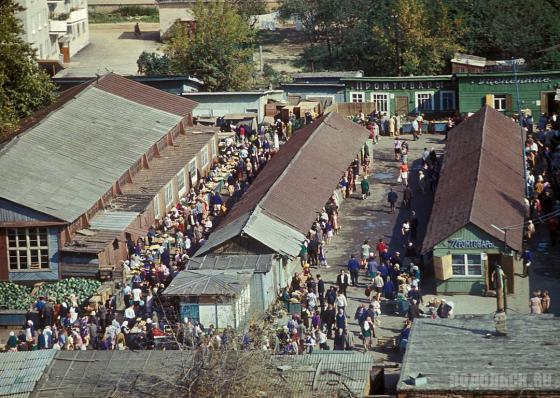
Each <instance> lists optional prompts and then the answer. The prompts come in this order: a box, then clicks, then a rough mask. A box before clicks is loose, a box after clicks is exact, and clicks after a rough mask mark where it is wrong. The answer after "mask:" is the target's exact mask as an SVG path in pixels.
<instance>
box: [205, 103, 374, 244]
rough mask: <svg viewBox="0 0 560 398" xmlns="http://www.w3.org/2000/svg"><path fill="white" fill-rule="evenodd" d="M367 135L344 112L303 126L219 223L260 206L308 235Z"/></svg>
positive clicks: (231, 219)
mask: <svg viewBox="0 0 560 398" xmlns="http://www.w3.org/2000/svg"><path fill="white" fill-rule="evenodd" d="M367 137H368V132H367V130H366V129H364V128H363V127H361V126H359V125H357V124H356V123H354V122H352V121H350V120H348V119H346V118H345V117H344V116H342V115H340V114H338V113H330V114H328V115H327V116H324V117H321V118H319V119H317V120H316V121H314V123H313V124H311V125H308V126H306V127H304V128H303V129H301V130H298V131H297V132H296V133H295V135H294V136H293V137H292V138H291V139H290V140H289V141H288V142H287V143H286V144H285V145H284V146H282V148H281V149H280V151H278V153H277V154H276V155H275V156H274V157H273V158H272V159H271V160H270V162H269V163H268V164H267V165H266V167H265V168H264V169H263V170H262V171H261V172H260V173H259V175H258V176H257V178H256V179H255V181H254V183H253V184H252V185H251V187H250V188H249V190H248V191H247V192H246V193H245V195H243V198H242V199H241V200H240V201H239V202H238V203H237V204H236V205H235V206H234V207H233V208H232V209H231V212H230V213H229V214H228V215H227V216H226V218H225V219H224V221H222V222H221V223H220V226H219V228H220V229H221V228H224V227H225V226H227V225H228V224H229V223H231V222H233V221H234V220H236V219H237V218H239V217H241V216H243V215H246V214H247V213H251V212H254V211H255V210H256V209H257V208H260V209H261V211H262V213H263V214H265V215H267V216H269V217H271V218H273V219H276V220H278V221H279V222H282V223H284V224H286V225H288V226H290V227H291V228H292V229H294V230H295V231H297V232H299V233H300V234H304V235H305V234H306V233H307V232H308V230H309V228H310V226H311V224H312V223H313V221H314V220H315V218H316V217H317V212H319V211H321V209H322V207H323V206H324V205H325V203H326V202H327V200H328V199H329V198H330V197H331V195H332V193H333V190H334V189H335V188H336V186H337V184H338V182H339V180H340V178H341V176H342V174H343V173H344V172H345V171H346V170H347V168H348V166H349V165H350V163H351V162H352V160H353V159H354V157H355V156H356V154H358V153H359V151H360V149H361V147H362V146H363V145H364V142H365V141H366V139H367ZM254 238H256V237H254ZM207 243H208V242H207Z"/></svg>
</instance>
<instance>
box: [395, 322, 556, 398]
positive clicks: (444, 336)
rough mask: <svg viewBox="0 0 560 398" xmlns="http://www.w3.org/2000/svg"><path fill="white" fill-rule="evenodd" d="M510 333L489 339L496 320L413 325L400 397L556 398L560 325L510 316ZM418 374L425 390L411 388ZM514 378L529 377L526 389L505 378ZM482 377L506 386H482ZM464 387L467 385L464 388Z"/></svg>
mask: <svg viewBox="0 0 560 398" xmlns="http://www.w3.org/2000/svg"><path fill="white" fill-rule="evenodd" d="M507 329H508V335H507V336H501V337H490V338H488V337H487V336H486V335H487V334H493V333H494V332H495V330H496V329H495V327H494V321H493V316H492V315H458V316H456V317H455V318H454V319H441V318H438V319H430V318H418V319H415V320H414V323H413V324H412V330H411V331H410V336H409V339H408V344H407V347H406V354H405V357H404V360H403V365H402V370H401V374H400V379H399V382H398V385H397V391H398V392H401V393H403V394H406V393H416V394H422V396H430V392H431V393H432V394H434V395H438V396H441V394H442V393H446V394H447V396H455V394H454V393H458V392H459V391H469V392H468V393H463V394H458V395H460V396H487V394H488V392H490V391H493V392H494V394H495V395H496V396H498V395H499V396H518V395H519V394H513V393H512V392H511V391H515V390H517V391H518V392H520V391H523V393H522V394H520V395H519V396H533V394H531V393H530V391H539V392H543V391H551V392H554V393H555V396H557V394H558V391H559V390H560V370H559V368H558V366H556V364H557V363H559V362H560V350H559V349H558V345H559V344H560V338H559V337H558V336H559V335H560V320H559V319H558V318H555V317H554V316H553V315H552V314H550V315H547V314H544V315H543V314H541V315H517V314H513V315H512V314H508V319H507ZM434 345H436V346H437V347H434ZM536 353H538V354H536ZM418 373H422V374H424V375H426V377H427V379H428V382H427V384H425V385H422V386H414V385H411V384H409V383H407V381H408V380H409V378H410V376H417V375H418ZM513 373H515V374H516V375H525V376H526V377H527V380H526V381H527V384H526V385H523V386H520V385H519V384H517V383H516V382H517V381H519V380H520V379H517V380H515V381H513V382H511V383H509V382H508V379H507V378H508V377H509V376H512V374H513ZM481 375H487V376H491V377H494V378H495V377H496V376H498V377H500V376H501V377H502V380H501V381H500V382H499V383H495V384H494V385H492V383H489V382H488V379H486V380H487V382H486V383H484V379H481V378H480V376H481ZM504 377H505V378H506V379H505V380H504V379H503V378H504ZM533 377H537V378H538V377H540V379H534V378H533ZM490 380H492V379H490ZM510 380H511V379H510ZM539 380H540V383H539ZM459 381H462V383H459ZM469 381H470V383H469ZM504 381H505V382H504ZM453 382H455V383H453ZM463 383H464V384H465V385H461V384H463ZM454 384H455V385H454ZM506 391H509V393H507V392H506ZM403 396H406V395H403ZM539 396H543V397H544V396H546V395H545V394H542V393H541V395H539Z"/></svg>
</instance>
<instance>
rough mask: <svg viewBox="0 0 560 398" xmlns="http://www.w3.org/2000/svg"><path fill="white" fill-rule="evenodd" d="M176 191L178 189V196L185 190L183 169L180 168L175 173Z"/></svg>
mask: <svg viewBox="0 0 560 398" xmlns="http://www.w3.org/2000/svg"><path fill="white" fill-rule="evenodd" d="M177 191H179V196H181V195H182V194H183V193H184V192H185V169H181V171H180V172H178V173H177Z"/></svg>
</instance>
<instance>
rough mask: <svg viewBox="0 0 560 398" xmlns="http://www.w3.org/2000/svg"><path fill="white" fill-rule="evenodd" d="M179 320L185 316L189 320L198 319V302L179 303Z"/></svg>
mask: <svg viewBox="0 0 560 398" xmlns="http://www.w3.org/2000/svg"><path fill="white" fill-rule="evenodd" d="M180 311H181V321H182V320H183V319H185V318H189V320H190V321H191V322H193V323H194V321H200V312H199V308H198V304H194V303H181V306H180Z"/></svg>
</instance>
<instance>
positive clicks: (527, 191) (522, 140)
mask: <svg viewBox="0 0 560 398" xmlns="http://www.w3.org/2000/svg"><path fill="white" fill-rule="evenodd" d="M511 63H512V65H513V78H514V81H515V94H516V97H517V98H516V103H517V115H518V117H519V120H518V121H519V131H520V133H521V155H522V156H523V178H524V179H525V197H529V187H528V186H527V157H526V156H525V134H524V132H523V122H522V120H521V99H520V98H519V80H518V79H517V66H516V65H517V62H516V61H515V59H514V58H513V57H511Z"/></svg>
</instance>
